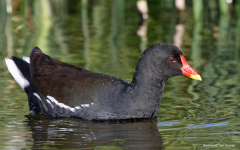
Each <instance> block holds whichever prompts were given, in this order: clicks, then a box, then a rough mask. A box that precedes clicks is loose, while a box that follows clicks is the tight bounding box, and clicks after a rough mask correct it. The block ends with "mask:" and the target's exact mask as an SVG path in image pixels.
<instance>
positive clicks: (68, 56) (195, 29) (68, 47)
mask: <svg viewBox="0 0 240 150" xmlns="http://www.w3.org/2000/svg"><path fill="white" fill-rule="evenodd" d="M19 2H20V3H17V1H14V3H13V12H12V13H7V11H6V10H5V8H6V6H7V3H6V2H5V1H1V2H0V6H1V7H0V11H1V18H0V19H1V21H0V32H1V34H0V43H1V44H0V47H1V49H0V58H1V63H2V65H0V76H1V78H0V83H1V84H0V93H1V94H0V95H1V96H0V120H1V121H0V149H79V148H85V149H184V150H186V149H217V150H219V149H231V150H232V149H233V150H234V149H236V150H237V149H239V148H240V144H239V143H240V139H239V134H240V123H239V122H240V117H239V110H240V94H239V91H240V86H239V81H240V76H239V73H240V65H239V64H240V54H239V50H240V44H239V41H240V31H239V30H240V16H239V14H240V12H239V11H240V8H239V7H240V2H238V1H234V3H233V5H227V4H226V3H223V4H224V5H221V3H222V2H225V1H221V2H220V1H200V2H199V4H197V5H196V4H194V3H193V2H192V1H186V9H185V11H184V12H181V13H179V12H178V11H177V10H176V9H175V6H174V1H173V0H164V1H155V0H148V8H149V13H148V15H149V18H148V21H147V23H145V24H144V25H143V26H141V27H140V26H138V25H139V16H138V13H137V10H136V1H124V0H122V1H117V0H113V1H111V0H106V1H100V0H91V1H85V0H82V1H64V0H60V1H59V0H58V1H56V0H51V1H45V0H42V1H30V0H26V1H19ZM49 2H50V3H49ZM201 2H203V3H201ZM203 6H204V7H203ZM201 8H202V9H201ZM179 22H180V23H181V24H178V23H179ZM139 28H141V29H144V30H140V31H142V33H143V34H139V32H140V31H139ZM146 29H147V30H146ZM144 31H145V32H146V33H147V34H146V35H145V34H144ZM137 33H138V34H137ZM138 35H140V36H138ZM156 43H168V44H175V45H178V46H179V47H180V48H181V50H182V52H183V54H184V56H185V58H186V59H187V61H188V62H189V64H190V65H191V66H192V67H193V68H194V69H195V70H197V72H199V73H200V75H201V77H202V79H203V81H202V82H199V81H195V80H192V79H190V78H187V77H183V76H180V77H174V78H171V79H169V80H168V81H167V83H166V87H165V90H164V94H163V98H162V102H161V106H160V110H159V115H158V118H157V119H150V120H135V121H134V120H133V121H119V122H91V121H84V120H79V119H69V118H65V119H48V118H45V117H43V116H40V115H29V110H28V104H27V96H26V94H25V93H24V91H23V90H22V89H21V88H20V87H19V85H18V84H17V83H16V82H15V81H14V79H13V78H12V76H11V75H10V74H9V72H8V71H7V68H6V66H5V62H4V58H6V57H10V56H12V55H14V56H18V57H22V56H29V54H30V52H31V49H32V48H33V47H34V46H36V45H37V46H39V47H40V49H42V51H43V52H44V53H46V54H48V55H51V56H53V57H55V58H57V59H60V60H62V61H65V62H68V63H71V64H74V65H77V66H81V67H83V68H86V69H88V70H91V71H94V72H99V73H104V74H107V75H111V76H115V77H119V78H121V79H123V80H126V81H127V82H131V79H132V74H133V72H134V70H135V67H136V65H137V62H138V59H139V56H140V54H141V52H142V50H144V49H146V48H147V47H149V46H151V45H153V44H156Z"/></svg>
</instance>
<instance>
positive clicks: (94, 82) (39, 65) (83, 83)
mask: <svg viewBox="0 0 240 150" xmlns="http://www.w3.org/2000/svg"><path fill="white" fill-rule="evenodd" d="M5 61H6V65H7V67H8V70H9V71H10V73H11V74H12V76H13V77H14V79H15V80H16V82H17V83H18V84H19V85H20V86H21V87H22V89H23V90H24V91H25V92H26V93H27V96H28V104H29V109H30V111H31V113H38V114H42V115H45V116H47V117H50V118H58V117H77V118H82V119H86V120H108V119H109V120H115V119H142V118H157V116H158V110H159V106H160V102H161V98H162V93H163V89H164V86H165V83H166V81H167V79H168V78H170V77H172V76H177V75H186V76H188V77H190V78H193V79H196V80H201V77H200V75H199V74H198V73H197V72H196V71H195V70H194V69H192V68H191V67H190V66H189V65H188V64H187V62H186V60H185V58H184V57H183V55H182V52H181V51H180V50H179V49H178V48H177V47H176V46H173V45H168V44H156V45H153V46H151V47H149V48H148V49H146V50H145V51H144V52H143V53H142V55H141V57H140V59H139V62H138V65H137V67H136V70H135V72H134V75H133V79H132V82H131V83H130V84H129V83H127V82H125V81H123V80H121V79H119V78H116V77H112V76H108V75H104V74H99V73H94V72H91V71H88V70H85V69H83V68H80V67H77V66H74V65H70V64H67V63H64V62H62V61H59V60H57V59H55V58H53V57H51V56H48V55H46V54H44V53H43V52H42V51H41V50H40V49H39V48H38V47H34V48H33V50H32V52H31V54H30V59H29V58H28V57H23V59H20V58H18V57H14V56H12V60H11V59H8V58H6V59H5Z"/></svg>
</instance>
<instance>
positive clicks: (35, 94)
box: [33, 93, 41, 100]
mask: <svg viewBox="0 0 240 150" xmlns="http://www.w3.org/2000/svg"><path fill="white" fill-rule="evenodd" d="M33 95H34V96H36V97H37V98H38V99H39V100H41V98H40V96H39V95H38V94H37V93H33Z"/></svg>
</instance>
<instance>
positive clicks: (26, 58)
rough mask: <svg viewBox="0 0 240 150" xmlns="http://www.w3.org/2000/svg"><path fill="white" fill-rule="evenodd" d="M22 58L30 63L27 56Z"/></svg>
mask: <svg viewBox="0 0 240 150" xmlns="http://www.w3.org/2000/svg"><path fill="white" fill-rule="evenodd" d="M23 60H24V61H26V62H27V63H29V64H30V58H29V57H26V56H23Z"/></svg>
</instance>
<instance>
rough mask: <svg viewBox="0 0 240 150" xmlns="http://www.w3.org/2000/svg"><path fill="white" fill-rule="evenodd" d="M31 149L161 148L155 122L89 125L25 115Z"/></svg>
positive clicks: (82, 122)
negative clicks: (30, 136) (30, 138)
mask: <svg viewBox="0 0 240 150" xmlns="http://www.w3.org/2000/svg"><path fill="white" fill-rule="evenodd" d="M26 117H27V118H28V120H27V122H28V126H30V128H31V131H32V139H33V141H34V142H33V143H34V144H33V147H32V148H42V147H46V148H58V149H69V148H100V147H103V148H104V147H106V148H127V149H132V148H134V149H135V148H138V149H163V148H162V144H163V141H162V137H161V135H160V133H159V131H158V129H157V120H154V119H150V120H138V121H136V120H135V121H121V122H119V121H118V122H116V121H112V122H109V121H108V122H91V121H84V120H80V119H73V118H63V119H47V118H45V117H43V116H41V115H28V116H26Z"/></svg>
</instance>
